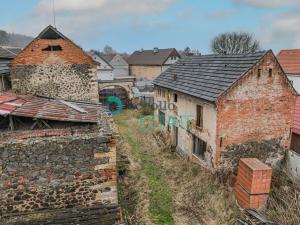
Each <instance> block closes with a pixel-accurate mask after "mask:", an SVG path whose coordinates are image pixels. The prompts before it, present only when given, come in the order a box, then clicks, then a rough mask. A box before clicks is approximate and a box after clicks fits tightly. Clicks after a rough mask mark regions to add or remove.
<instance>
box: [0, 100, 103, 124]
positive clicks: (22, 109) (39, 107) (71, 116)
mask: <svg viewBox="0 0 300 225" xmlns="http://www.w3.org/2000/svg"><path fill="white" fill-rule="evenodd" d="M100 109H102V106H101V105H100V104H94V103H83V102H71V101H64V100H57V99H49V98H43V97H35V96H13V95H0V115H2V116H6V115H13V116H20V117H27V118H34V119H45V120H55V121H66V122H85V123H97V122H98V115H99V110H100Z"/></svg>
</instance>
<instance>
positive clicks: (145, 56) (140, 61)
mask: <svg viewBox="0 0 300 225" xmlns="http://www.w3.org/2000/svg"><path fill="white" fill-rule="evenodd" d="M179 58H180V55H179V53H178V52H177V51H176V49H175V48H170V49H158V48H154V49H153V50H140V51H135V52H134V53H132V55H131V56H130V57H129V58H128V60H127V61H128V63H129V73H130V75H131V76H134V77H135V78H136V79H137V80H151V81H152V80H153V79H155V78H156V77H157V76H158V75H160V74H161V73H162V72H163V71H165V70H166V69H167V68H169V67H170V66H171V65H172V64H174V63H175V62H176V61H177V60H178V59H179Z"/></svg>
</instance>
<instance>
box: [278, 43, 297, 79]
mask: <svg viewBox="0 0 300 225" xmlns="http://www.w3.org/2000/svg"><path fill="white" fill-rule="evenodd" d="M277 59H278V61H279V63H280V64H281V66H282V68H283V70H284V72H285V73H289V74H290V73H291V74H300V49H291V50H282V51H280V52H279V54H278V55H277Z"/></svg>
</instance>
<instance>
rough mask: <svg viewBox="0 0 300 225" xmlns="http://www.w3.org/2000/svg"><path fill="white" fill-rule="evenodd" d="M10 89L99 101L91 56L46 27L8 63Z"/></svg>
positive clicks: (54, 30)
mask: <svg viewBox="0 0 300 225" xmlns="http://www.w3.org/2000/svg"><path fill="white" fill-rule="evenodd" d="M11 81H12V89H13V90H14V91H16V92H17V93H20V94H33V95H39V96H46V97H53V98H60V99H65V100H75V101H91V102H98V101H99V100H98V99H99V96H98V83H97V68H96V64H95V62H94V61H93V59H92V58H91V57H90V56H89V55H88V54H86V53H85V52H84V51H83V50H82V49H81V48H80V47H79V46H77V45H76V44H74V43H73V42H72V41H71V40H70V39H68V38H67V37H66V36H64V35H63V34H62V33H60V32H59V31H58V30H57V29H56V28H54V27H52V26H48V27H47V28H45V29H44V30H43V31H42V32H41V33H40V34H39V35H38V36H37V37H36V38H35V39H34V40H33V41H32V42H31V43H30V44H29V45H28V46H27V47H26V48H24V49H23V51H21V52H20V53H19V54H18V55H17V56H16V58H15V59H14V60H13V61H12V63H11Z"/></svg>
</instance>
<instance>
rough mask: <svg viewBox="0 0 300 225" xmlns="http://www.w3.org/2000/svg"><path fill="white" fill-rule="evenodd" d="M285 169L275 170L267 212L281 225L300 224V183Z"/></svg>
mask: <svg viewBox="0 0 300 225" xmlns="http://www.w3.org/2000/svg"><path fill="white" fill-rule="evenodd" d="M293 180H294V179H292V178H291V177H289V175H288V174H287V173H286V172H285V170H284V169H278V170H275V171H273V178H272V190H271V195H270V199H269V202H268V210H267V214H268V215H269V216H270V218H272V220H273V221H274V222H276V223H277V224H279V225H299V224H300V185H299V183H295V182H294V181H293Z"/></svg>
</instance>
